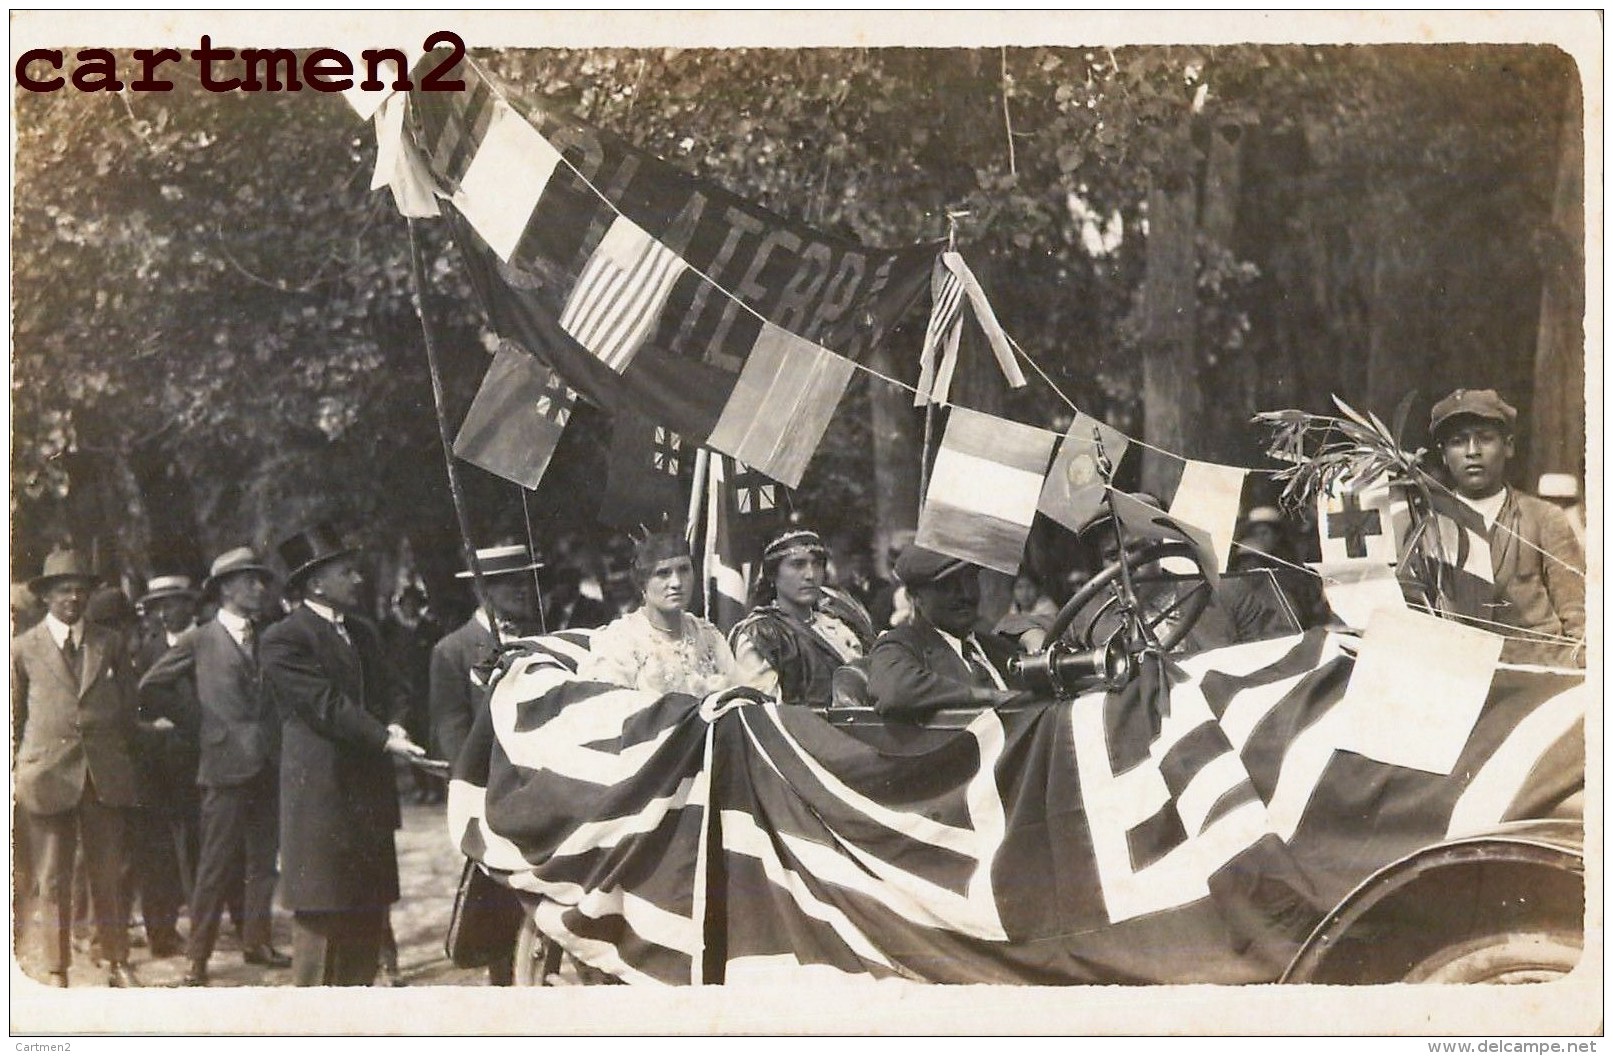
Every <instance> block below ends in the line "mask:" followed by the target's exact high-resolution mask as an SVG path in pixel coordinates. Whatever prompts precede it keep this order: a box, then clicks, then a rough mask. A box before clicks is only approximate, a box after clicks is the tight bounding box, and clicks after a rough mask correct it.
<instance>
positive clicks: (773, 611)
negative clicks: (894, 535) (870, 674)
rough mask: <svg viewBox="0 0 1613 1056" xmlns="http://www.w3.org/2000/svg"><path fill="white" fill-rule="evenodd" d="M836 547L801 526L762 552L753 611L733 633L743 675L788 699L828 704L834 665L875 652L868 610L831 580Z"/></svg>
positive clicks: (786, 700)
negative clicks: (861, 609)
mask: <svg viewBox="0 0 1613 1056" xmlns="http://www.w3.org/2000/svg"><path fill="white" fill-rule="evenodd" d="M828 559H829V551H828V549H827V548H826V547H825V546H824V545H823V540H822V539H820V538H819V537H818V533H816V532H813V531H810V530H807V529H804V528H797V529H792V530H790V531H787V532H785V533H784V534H783V535H780V536H778V537H777V538H776V539H774V540H773V541H772V542H771V543H769V544H768V545H767V548H766V549H765V550H764V551H763V552H762V580H761V583H760V584H759V593H758V600H759V601H760V602H761V604H759V605H758V606H757V607H756V608H754V609H753V610H752V611H751V613H750V615H748V616H746V617H745V618H744V619H743V620H741V621H740V622H739V623H738V624H737V625H736V626H735V627H734V629H733V632H732V633H731V634H730V635H729V640H730V641H731V642H732V644H733V648H734V656H735V658H736V659H737V660H738V661H739V670H740V672H741V679H742V680H743V681H744V682H745V683H746V684H747V685H751V686H755V687H756V688H757V689H759V690H761V691H762V692H764V693H773V694H776V695H777V696H778V698H779V699H780V700H782V701H783V702H784V703H786V704H806V705H809V706H812V707H820V708H823V707H828V706H829V702H830V699H831V696H832V693H831V687H830V683H831V679H832V678H833V676H834V671H835V668H837V667H839V666H840V665H841V664H844V663H846V662H847V661H850V660H854V659H856V658H857V657H860V656H862V655H863V654H864V653H866V652H867V651H868V646H869V644H870V642H871V640H872V638H873V634H872V631H871V629H870V628H869V627H868V626H867V623H868V621H867V618H866V616H860V614H859V613H858V612H857V611H856V610H855V609H853V608H851V607H850V604H849V599H842V598H841V597H840V596H839V595H837V594H835V593H833V592H832V591H830V590H829V589H828V588H827V587H826V586H825V583H824V580H825V579H826V578H827V568H828Z"/></svg>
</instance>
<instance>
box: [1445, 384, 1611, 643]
mask: <svg viewBox="0 0 1613 1056" xmlns="http://www.w3.org/2000/svg"><path fill="white" fill-rule="evenodd" d="M1517 420H1518V412H1517V411H1516V410H1515V409H1514V408H1513V407H1512V406H1511V405H1510V404H1508V403H1507V402H1506V401H1505V400H1503V399H1502V398H1501V397H1500V395H1499V394H1498V393H1496V391H1495V390H1494V389H1457V390H1456V391H1455V392H1453V393H1451V394H1450V395H1449V396H1446V397H1445V398H1444V399H1442V400H1440V401H1439V402H1438V403H1436V404H1434V407H1433V410H1432V412H1431V414H1430V416H1429V423H1428V431H1429V434H1430V436H1432V437H1433V440H1434V443H1435V445H1436V447H1437V449H1438V452H1439V456H1440V460H1441V462H1442V463H1443V465H1444V469H1445V472H1446V474H1447V475H1448V477H1449V479H1450V482H1451V489H1452V491H1453V492H1454V494H1455V496H1456V498H1457V499H1458V500H1459V501H1460V502H1461V503H1462V504H1463V505H1465V506H1466V507H1467V508H1468V509H1469V510H1470V511H1472V514H1473V515H1476V518H1477V519H1482V522H1483V526H1484V529H1485V531H1486V533H1487V535H1488V540H1489V545H1490V568H1491V572H1492V574H1493V578H1494V583H1493V584H1490V583H1484V582H1483V581H1482V580H1478V579H1477V577H1463V578H1462V579H1461V580H1459V581H1457V582H1456V583H1455V584H1454V586H1453V590H1454V595H1453V599H1452V600H1453V603H1454V606H1455V608H1456V609H1457V610H1459V612H1460V613H1461V614H1463V615H1467V616H1472V617H1476V618H1478V619H1479V620H1482V621H1483V622H1482V623H1480V624H1479V625H1480V626H1482V627H1485V628H1487V629H1489V630H1493V631H1496V632H1497V633H1501V634H1506V635H1508V636H1509V637H1508V640H1507V642H1506V645H1505V646H1504V647H1503V648H1502V652H1501V658H1502V659H1503V660H1506V661H1511V662H1518V663H1542V664H1557V665H1578V666H1581V667H1583V666H1584V664H1585V649H1584V639H1585V554H1584V550H1583V548H1581V546H1580V544H1579V540H1578V538H1576V537H1575V534H1574V529H1573V527H1572V525H1570V524H1569V522H1568V516H1567V515H1566V514H1565V513H1564V512H1563V511H1562V510H1561V509H1559V508H1558V507H1556V506H1553V505H1552V504H1551V503H1549V502H1546V501H1544V500H1542V499H1538V498H1536V497H1534V496H1533V495H1526V494H1524V493H1523V492H1521V491H1519V490H1518V489H1516V488H1513V487H1511V486H1510V485H1508V483H1507V463H1508V462H1509V461H1510V460H1511V458H1512V455H1513V443H1512V441H1513V432H1514V429H1515V428H1516V426H1517ZM1498 624H1499V625H1501V626H1497V625H1498Z"/></svg>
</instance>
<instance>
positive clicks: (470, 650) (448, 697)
mask: <svg viewBox="0 0 1613 1056" xmlns="http://www.w3.org/2000/svg"><path fill="white" fill-rule="evenodd" d="M497 649H498V640H497V639H495V638H494V637H493V632H492V631H490V630H488V629H487V628H486V627H483V626H482V625H481V623H480V622H479V621H478V620H477V619H476V617H474V616H472V617H471V618H470V619H468V620H466V621H465V622H464V623H463V624H461V625H460V626H459V627H457V628H456V629H454V630H452V631H450V632H448V634H446V635H444V636H443V638H442V639H441V640H440V641H438V642H437V644H436V645H435V646H433V647H432V650H431V696H430V701H429V703H430V707H431V743H432V748H433V750H434V751H435V752H436V753H437V755H438V758H440V759H446V760H447V761H448V762H450V763H451V762H453V761H454V760H455V759H457V758H458V757H459V749H460V747H461V746H462V745H463V744H464V743H465V738H466V737H468V736H469V735H470V728H471V723H472V722H473V721H474V720H475V718H476V712H477V709H478V708H484V707H486V706H487V703H486V700H485V695H486V694H485V691H484V690H483V689H481V687H479V686H477V685H475V684H474V683H473V682H472V681H471V669H472V668H474V667H476V666H477V665H478V664H483V663H486V662H488V661H490V660H491V659H492V658H493V655H494V653H495V652H496V650H497Z"/></svg>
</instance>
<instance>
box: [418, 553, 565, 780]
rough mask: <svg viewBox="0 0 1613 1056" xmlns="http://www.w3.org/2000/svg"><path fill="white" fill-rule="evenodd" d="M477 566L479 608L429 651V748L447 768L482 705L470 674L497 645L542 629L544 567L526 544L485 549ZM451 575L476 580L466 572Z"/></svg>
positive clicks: (494, 651) (486, 659)
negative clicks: (538, 577)
mask: <svg viewBox="0 0 1613 1056" xmlns="http://www.w3.org/2000/svg"><path fill="white" fill-rule="evenodd" d="M476 565H477V569H478V571H480V572H481V586H480V588H479V596H478V600H479V601H480V604H479V605H478V606H477V608H476V611H475V612H473V613H472V614H471V616H470V618H469V619H468V620H466V621H465V622H464V623H463V624H461V625H460V626H459V627H457V628H455V629H454V630H453V631H450V632H449V633H448V634H446V635H444V636H443V637H442V638H441V639H439V640H438V642H437V644H436V645H435V646H433V647H432V650H431V673H430V682H431V695H430V699H429V707H430V709H431V735H432V744H433V747H434V748H435V749H436V751H437V752H438V754H439V756H440V757H441V758H443V759H446V760H448V761H449V762H450V763H451V762H453V761H454V759H455V758H457V757H458V755H459V749H460V746H461V745H463V744H464V743H465V738H466V736H468V735H469V733H470V728H471V725H472V723H473V722H474V721H475V719H476V712H477V709H478V708H481V707H485V706H486V701H485V700H482V699H481V691H480V689H479V687H478V686H477V684H476V683H475V682H473V680H472V672H473V671H474V670H475V669H476V668H477V666H478V665H481V664H483V663H485V662H486V661H488V660H490V659H491V658H492V657H493V655H494V654H495V653H496V652H497V650H498V646H499V643H500V642H501V641H505V640H508V639H510V638H520V637H523V636H526V635H530V634H536V633H538V631H539V630H540V627H539V626H538V590H537V585H536V583H535V582H534V580H533V573H534V572H536V571H537V570H538V569H540V568H542V567H543V562H541V561H537V560H534V559H533V557H532V551H531V550H530V549H528V548H527V546H526V544H524V543H508V544H501V545H498V546H489V547H484V548H482V549H480V550H477V551H476ZM455 576H456V578H458V579H473V578H474V577H473V576H472V574H471V572H470V570H469V569H466V570H465V571H463V572H458V573H455ZM495 628H496V629H497V632H498V633H497V634H495V633H494V630H495Z"/></svg>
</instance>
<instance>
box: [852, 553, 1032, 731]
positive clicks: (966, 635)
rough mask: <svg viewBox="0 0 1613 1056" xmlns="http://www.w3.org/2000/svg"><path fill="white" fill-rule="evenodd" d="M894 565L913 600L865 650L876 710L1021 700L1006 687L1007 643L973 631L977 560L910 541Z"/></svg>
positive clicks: (923, 711) (897, 712)
mask: <svg viewBox="0 0 1613 1056" xmlns="http://www.w3.org/2000/svg"><path fill="white" fill-rule="evenodd" d="M895 571H896V578H897V579H898V580H899V581H900V582H901V584H902V586H903V587H905V588H906V589H907V593H908V596H909V597H910V598H911V599H912V604H913V617H912V619H911V620H910V621H909V622H907V623H904V624H902V625H900V626H898V627H892V628H891V629H890V630H888V631H886V632H885V633H884V634H882V635H880V636H879V640H878V641H876V642H875V643H874V648H873V649H872V650H871V651H870V652H869V654H868V692H869V695H870V696H871V697H872V698H873V702H874V708H875V710H877V711H878V712H879V713H880V715H882V716H885V717H887V718H890V717H895V718H905V719H922V718H924V717H926V716H928V715H929V714H931V713H932V712H935V711H938V710H940V709H941V708H953V707H968V706H977V707H978V706H987V707H991V706H996V705H1001V704H1008V703H1014V702H1018V701H1020V700H1023V699H1028V694H1025V693H1022V692H1019V691H1016V690H1014V689H1012V688H1010V682H1009V678H1008V660H1009V658H1010V657H1011V656H1013V654H1014V647H1013V645H1012V644H1011V643H1009V642H1007V641H1005V640H1003V639H1002V638H999V637H998V636H997V635H995V634H989V633H988V634H981V633H978V632H977V631H976V630H975V623H976V621H978V620H979V618H980V582H979V575H980V569H979V567H978V566H976V565H971V564H969V563H968V562H966V561H962V560H959V559H958V558H955V557H948V556H946V555H945V554H938V553H936V552H935V551H933V550H926V549H924V548H922V547H918V546H910V547H908V548H907V549H906V550H904V551H902V556H901V557H900V558H899V559H898V560H897V562H896V569H895Z"/></svg>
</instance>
